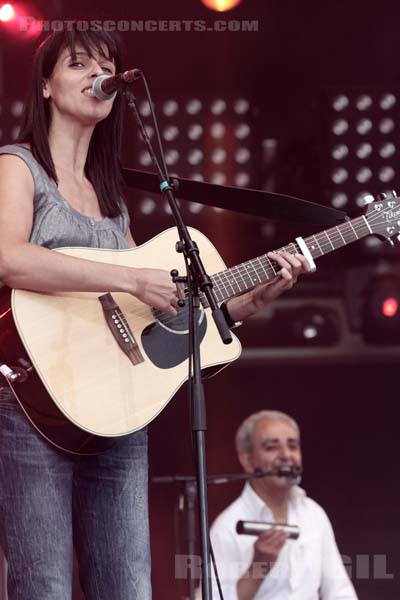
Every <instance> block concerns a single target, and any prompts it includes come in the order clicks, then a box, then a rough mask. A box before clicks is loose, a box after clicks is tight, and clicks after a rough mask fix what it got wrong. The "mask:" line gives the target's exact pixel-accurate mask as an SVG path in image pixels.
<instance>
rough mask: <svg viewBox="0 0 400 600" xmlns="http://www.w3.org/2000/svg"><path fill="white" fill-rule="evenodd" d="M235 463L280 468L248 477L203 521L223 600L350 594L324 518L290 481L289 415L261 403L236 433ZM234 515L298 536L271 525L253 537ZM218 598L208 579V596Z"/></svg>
mask: <svg viewBox="0 0 400 600" xmlns="http://www.w3.org/2000/svg"><path fill="white" fill-rule="evenodd" d="M236 449H237V452H238V457H239V460H240V463H241V464H242V466H243V469H244V470H245V471H246V472H247V473H253V472H255V471H256V470H261V471H271V470H279V469H281V470H282V474H283V473H285V472H286V473H288V474H287V476H285V477H282V476H272V477H271V476H270V477H260V478H255V479H250V480H249V481H248V482H247V483H246V484H245V486H244V489H243V492H242V494H241V496H240V497H239V498H238V499H237V500H235V501H234V502H233V503H232V504H231V505H230V506H228V508H226V509H225V510H224V511H223V512H222V513H221V514H220V515H219V516H218V518H217V519H216V520H215V522H214V524H213V526H212V528H211V541H212V544H213V548H214V553H215V558H216V561H217V567H218V571H219V577H220V580H221V585H222V590H223V594H224V599H225V600H237V599H238V600H252V599H254V600H272V599H273V600H319V599H320V600H356V599H357V596H356V593H355V591H354V588H353V586H352V584H351V582H350V580H349V577H348V575H347V573H346V570H345V568H344V566H343V562H342V560H341V557H340V554H339V551H338V548H337V546H336V542H335V537H334V534H333V530H332V526H331V524H330V522H329V519H328V517H327V515H326V513H325V511H324V510H323V508H322V507H321V506H319V504H317V503H316V502H315V501H314V500H311V498H308V497H307V496H306V493H305V492H304V490H302V489H301V488H300V487H299V486H298V483H299V482H300V477H296V475H295V472H296V471H297V472H300V470H301V464H302V457H301V448H300V432H299V427H298V425H297V423H296V422H295V421H294V420H293V419H292V418H291V417H289V416H288V415H286V414H285V413H282V412H277V411H267V410H263V411H261V412H258V413H255V414H253V415H251V416H250V417H248V418H247V419H246V420H245V421H244V422H243V423H242V424H241V426H240V427H239V429H238V431H237V434H236ZM239 520H249V521H267V522H271V521H272V522H277V523H287V524H291V525H298V527H299V528H300V536H299V538H298V539H297V540H292V539H288V535H287V533H285V532H283V531H280V530H279V529H277V528H272V529H269V530H267V531H264V532H263V533H261V534H260V535H259V536H258V537H254V536H252V535H239V534H237V533H236V523H237V522H238V521H239ZM218 598H219V594H218V589H217V586H216V582H215V580H213V600H217V599H218Z"/></svg>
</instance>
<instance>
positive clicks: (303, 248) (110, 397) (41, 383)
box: [0, 193, 400, 454]
mask: <svg viewBox="0 0 400 600" xmlns="http://www.w3.org/2000/svg"><path fill="white" fill-rule="evenodd" d="M399 230H400V206H399V201H398V199H397V197H396V196H395V194H394V193H388V194H386V197H385V198H382V199H380V200H377V201H375V202H373V203H371V204H369V205H368V208H367V211H366V214H364V215H362V216H359V217H357V218H355V219H352V220H348V221H346V222H344V223H342V224H340V225H338V226H336V227H332V228H330V229H327V230H325V231H322V232H320V233H317V234H315V235H312V236H310V237H308V238H305V239H303V238H301V237H299V238H297V239H296V241H295V242H293V243H290V244H289V245H288V246H285V247H284V248H280V249H279V250H277V251H278V252H279V251H288V252H291V253H293V254H294V253H297V252H301V253H303V254H304V255H305V256H306V257H307V258H308V260H309V261H310V263H311V264H314V261H315V260H316V259H317V258H319V257H320V256H323V255H325V254H327V253H329V252H332V251H334V250H337V249H339V248H341V247H343V246H346V245H347V244H350V243H352V242H355V241H357V240H359V239H361V238H364V237H365V236H367V235H370V234H377V235H380V236H384V237H385V238H387V239H390V238H391V237H392V236H394V235H395V234H396V233H398V232H399ZM191 235H192V237H193V238H194V240H195V241H196V242H197V244H198V246H199V248H200V253H201V256H202V259H203V262H204V264H205V267H206V269H207V272H208V273H214V275H213V276H212V282H213V285H214V291H215V293H216V296H217V300H218V302H219V303H222V302H224V301H225V300H228V299H229V298H231V297H233V296H236V295H238V294H241V293H243V292H245V291H247V290H250V289H252V288H253V287H255V286H256V285H258V284H261V283H265V282H268V281H271V280H273V279H274V277H275V276H276V269H277V265H276V264H274V262H273V261H271V259H269V258H268V256H267V255H266V254H264V255H262V256H258V257H257V258H254V259H252V260H248V261H246V262H243V263H241V264H239V265H236V266H234V267H232V268H229V269H227V268H226V267H225V264H224V262H223V260H222V258H221V257H220V255H219V253H218V252H217V250H216V249H215V247H214V246H213V245H212V243H211V242H210V241H209V240H208V239H207V238H206V237H205V236H204V235H203V234H202V233H200V232H199V231H196V230H193V229H192V230H191ZM177 239H178V237H177V232H176V229H175V228H172V229H168V230H166V231H164V232H163V233H161V234H159V235H158V236H156V237H155V238H153V239H152V240H150V241H148V242H146V243H145V244H142V245H141V246H138V247H136V248H132V249H128V250H102V249H95V248H62V249H57V250H56V251H57V252H62V253H64V254H68V255H71V256H76V257H79V258H84V259H87V260H94V261H98V262H105V263H110V264H115V265H124V266H130V267H138V268H141V267H148V268H151V267H152V268H161V269H166V270H171V269H174V268H176V269H178V270H179V272H180V273H183V272H184V263H183V258H182V255H180V254H177V253H176V252H175V250H174V248H175V242H176V240H177ZM187 304H188V303H187V302H186V304H185V306H184V307H182V308H179V310H178V314H177V316H176V317H171V316H169V315H166V314H165V313H161V312H160V311H158V310H155V309H151V308H150V307H149V306H147V305H145V304H143V303H142V302H140V301H139V300H138V299H137V298H135V297H134V296H132V295H130V294H127V293H119V292H116V293H114V292H113V293H110V292H109V291H108V290H104V292H103V293H93V292H90V293H89V292H63V293H61V292H57V293H39V292H31V291H25V290H10V289H9V288H6V287H3V288H2V289H1V290H0V363H5V364H7V365H8V366H9V367H10V368H12V369H14V370H15V372H17V373H18V374H19V377H18V378H17V379H16V380H15V381H10V380H7V382H8V384H9V385H10V387H11V389H12V391H13V393H14V394H15V396H16V398H17V400H18V401H19V403H20V404H21V406H22V408H23V410H24V411H25V413H26V415H27V417H28V418H29V419H30V421H31V422H32V424H33V425H34V426H35V427H36V429H37V430H38V431H39V432H40V434H41V435H42V436H44V437H45V438H46V439H47V440H48V441H49V442H50V443H52V444H53V445H55V446H56V447H57V448H59V449H62V450H65V451H67V452H71V453H75V454H93V453H97V452H101V451H104V450H105V449H107V448H108V447H110V446H111V445H112V444H113V443H114V442H115V438H119V437H121V436H125V435H127V434H129V433H132V432H134V431H137V430H138V429H141V428H142V427H144V426H145V425H147V424H148V423H150V422H151V421H152V420H153V419H154V418H155V417H156V416H157V415H158V414H159V413H160V412H161V410H163V408H164V407H165V406H166V405H167V404H168V402H169V401H170V400H171V399H172V397H173V396H174V394H175V393H176V391H177V390H178V389H179V388H180V387H181V385H182V384H183V383H184V382H185V381H186V380H187V377H188V374H187V371H188V356H189V347H188V338H189V336H188V306H187ZM199 321H200V336H201V358H202V368H203V369H204V371H205V372H206V374H212V373H214V372H216V371H218V370H219V369H221V368H222V367H224V366H225V365H226V364H228V363H230V362H232V361H233V360H235V359H236V358H238V357H239V355H240V352H241V346H240V342H239V340H238V338H237V337H236V336H235V335H233V342H232V343H231V344H228V345H224V344H223V343H222V342H221V340H220V338H219V335H218V333H217V330H216V327H215V325H214V322H213V319H212V317H211V315H210V308H209V307H208V306H207V303H206V301H205V299H204V298H203V302H202V308H201V316H200V319H199Z"/></svg>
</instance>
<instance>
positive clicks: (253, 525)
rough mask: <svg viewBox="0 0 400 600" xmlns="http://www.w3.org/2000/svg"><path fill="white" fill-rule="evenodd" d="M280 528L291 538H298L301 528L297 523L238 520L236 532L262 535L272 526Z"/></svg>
mask: <svg viewBox="0 0 400 600" xmlns="http://www.w3.org/2000/svg"><path fill="white" fill-rule="evenodd" d="M273 527H274V528H275V529H279V531H284V532H285V533H287V534H288V537H289V539H292V540H297V538H298V537H299V535H300V528H299V527H298V526H297V525H287V524H286V523H270V522H268V521H238V522H237V523H236V532H237V533H239V534H242V535H257V536H258V535H260V533H263V532H264V531H268V530H269V529H272V528H273Z"/></svg>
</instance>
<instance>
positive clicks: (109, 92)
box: [92, 69, 142, 100]
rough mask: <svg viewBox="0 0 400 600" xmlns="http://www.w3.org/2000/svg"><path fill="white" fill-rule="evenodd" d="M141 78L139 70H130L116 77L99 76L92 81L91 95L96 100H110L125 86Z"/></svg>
mask: <svg viewBox="0 0 400 600" xmlns="http://www.w3.org/2000/svg"><path fill="white" fill-rule="evenodd" d="M141 76H142V71H140V69H130V71H124V72H123V73H117V74H116V75H99V76H98V77H96V79H95V80H94V81H93V84H92V90H93V95H94V96H96V98H97V99H98V100H112V99H113V98H115V96H116V94H117V92H118V90H121V89H123V88H124V87H125V86H126V85H127V84H130V83H133V82H134V81H135V80H136V79H139V78H140V77H141Z"/></svg>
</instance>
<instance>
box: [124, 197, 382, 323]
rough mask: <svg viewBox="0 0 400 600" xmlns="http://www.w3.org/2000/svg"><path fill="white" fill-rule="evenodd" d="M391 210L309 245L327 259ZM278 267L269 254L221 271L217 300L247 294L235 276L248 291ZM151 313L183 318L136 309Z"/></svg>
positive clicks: (167, 320)
mask: <svg viewBox="0 0 400 600" xmlns="http://www.w3.org/2000/svg"><path fill="white" fill-rule="evenodd" d="M389 210H393V209H392V208H390V209H387V210H384V211H379V212H378V211H376V212H374V213H372V215H371V216H369V217H368V218H367V217H366V216H364V215H361V216H360V217H356V218H355V219H352V220H351V221H349V222H346V223H343V224H342V225H339V226H336V227H333V228H331V229H328V230H325V231H322V232H319V233H316V234H314V235H312V236H309V237H308V238H306V240H308V241H309V242H308V243H309V244H311V239H312V238H314V240H315V241H316V244H317V246H318V249H319V251H320V253H321V254H320V256H323V255H325V254H327V253H328V252H331V251H333V250H336V249H338V248H339V247H342V246H343V245H348V244H350V243H352V242H355V241H357V240H358V239H361V238H363V237H365V236H366V235H368V234H370V233H371V232H370V230H369V228H368V225H367V223H368V224H370V225H371V224H372V225H373V224H374V222H375V221H379V220H382V215H384V214H386V212H387V211H389ZM346 228H347V232H346V231H344V230H345V229H346ZM364 228H366V229H367V230H368V233H363V234H362V235H360V236H358V235H357V233H360V230H361V229H364ZM341 230H342V231H341ZM328 231H330V232H331V235H328ZM348 233H351V234H352V235H355V236H356V239H354V240H349V241H346V239H345V236H346V234H348ZM322 238H323V239H322ZM306 240H305V241H306ZM338 242H339V243H340V245H339V246H338V248H336V247H335V244H337V243H338ZM306 243H307V242H306ZM307 245H308V244H307ZM327 249H328V250H327ZM299 251H300V248H299V247H298V245H297V244H296V243H294V242H291V243H290V244H288V245H286V246H282V247H281V248H279V249H278V250H275V251H274V252H277V253H279V252H290V253H291V254H296V253H297V252H299ZM315 258H317V256H315ZM256 261H258V262H259V263H260V265H257V264H255V263H256ZM263 261H264V264H263ZM274 265H275V266H276V267H277V268H278V270H279V271H280V269H281V267H280V265H278V264H277V263H276V261H273V260H271V259H270V258H269V257H268V255H267V254H263V255H261V256H258V257H256V258H254V259H251V260H248V261H245V262H243V263H240V264H239V265H235V266H234V267H231V268H229V269H227V270H226V271H220V272H218V273H216V274H214V275H212V276H211V279H212V281H213V283H214V286H215V288H216V290H215V291H216V295H220V296H221V298H220V299H219V298H217V300H218V301H219V302H222V301H223V300H225V299H227V298H231V297H233V296H235V295H237V294H239V293H241V292H243V291H245V290H244V289H242V287H241V285H240V284H239V283H238V281H237V280H236V278H235V274H236V275H239V276H240V278H241V280H242V282H243V283H244V285H245V288H246V289H252V288H254V287H255V285H258V284H262V283H265V276H266V278H267V280H269V279H273V278H274V277H275V276H276V275H277V269H276V268H275V267H274ZM249 269H251V271H252V272H253V273H255V274H256V276H257V279H258V281H257V280H254V279H253V278H252V277H251V275H250V274H249ZM233 271H236V273H233ZM228 273H229V274H230V275H231V277H232V279H229V274H228ZM260 275H261V277H260ZM246 279H247V282H248V283H249V284H250V285H249V286H247V285H246ZM218 280H219V281H218ZM234 286H236V287H238V290H236V291H235V288H234ZM229 287H230V288H231V289H232V292H233V294H232V293H230V292H229V290H228V288H229ZM222 288H224V289H222ZM224 291H225V292H226V293H227V294H228V295H227V296H226V295H225V293H224ZM185 296H186V297H187V296H188V294H187V292H185ZM200 297H203V302H202V304H204V293H201V294H200ZM149 311H150V312H151V313H152V314H153V316H156V318H157V315H158V316H163V317H164V318H163V324H165V325H169V324H172V323H174V322H175V321H176V319H178V318H179V317H181V316H182V310H181V311H179V309H178V314H177V315H175V316H172V315H167V314H166V313H165V312H163V311H161V310H159V309H154V308H153V309H152V308H151V307H145V306H144V307H143V310H140V309H139V310H135V315H136V316H143V317H144V316H146V317H148V313H149Z"/></svg>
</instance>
